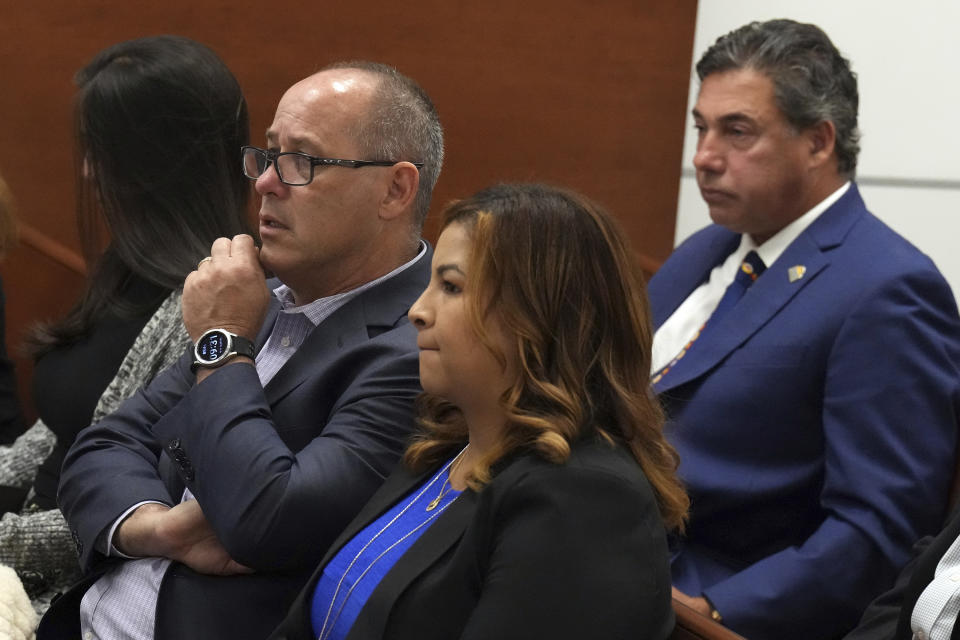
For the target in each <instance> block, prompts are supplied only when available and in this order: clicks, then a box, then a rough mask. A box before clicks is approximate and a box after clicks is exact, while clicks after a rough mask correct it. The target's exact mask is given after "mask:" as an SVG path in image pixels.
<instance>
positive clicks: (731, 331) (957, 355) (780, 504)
mask: <svg viewBox="0 0 960 640" xmlns="http://www.w3.org/2000/svg"><path fill="white" fill-rule="evenodd" d="M739 241H740V236H739V235H738V234H735V233H732V232H730V231H728V230H726V229H723V228H721V227H718V226H716V225H713V226H710V227H707V228H706V229H704V230H702V231H700V232H698V233H696V234H694V235H693V236H692V237H691V238H689V239H688V240H687V241H686V242H684V243H683V244H682V245H681V246H680V247H678V248H677V249H676V251H675V252H674V253H673V255H672V256H671V257H670V258H669V259H668V261H667V262H666V263H665V264H664V265H663V267H662V268H661V269H660V270H659V271H658V272H657V274H656V275H655V276H654V277H653V279H652V280H651V282H650V285H649V295H650V298H651V303H652V306H653V314H654V323H655V325H656V326H657V327H659V326H660V325H661V324H663V322H664V321H665V320H666V319H667V318H668V317H669V316H670V315H671V314H672V313H673V312H674V311H675V310H676V308H677V307H678V306H679V305H680V303H681V302H682V301H683V300H684V299H685V298H686V297H687V296H688V295H689V294H690V293H691V292H692V291H693V290H694V289H695V288H696V287H698V286H699V285H700V284H702V283H703V282H704V281H706V279H707V278H708V276H709V273H710V270H711V269H712V268H713V267H715V266H716V265H717V264H719V263H720V262H722V261H723V260H724V259H725V258H726V257H727V256H728V255H729V254H730V253H731V252H732V251H733V250H734V249H735V248H736V246H737V244H738V243H739ZM795 266H802V267H804V268H805V271H804V273H803V276H802V277H801V278H799V279H796V278H794V279H793V281H791V277H790V273H791V272H790V269H791V268H792V267H795ZM797 271H798V270H794V273H797ZM958 363H960V319H958V317H957V308H956V303H955V301H954V298H953V295H952V293H951V291H950V288H949V286H948V285H947V283H946V282H945V281H944V279H943V277H942V276H941V275H940V273H939V272H938V271H937V269H936V267H935V266H934V265H933V263H932V262H931V261H930V259H929V258H927V257H926V256H925V255H923V254H922V253H920V251H919V250H917V249H916V248H915V247H913V246H912V245H910V244H909V243H908V242H907V241H906V240H904V239H903V238H902V237H900V236H899V235H897V234H896V233H895V232H894V231H892V230H891V229H890V228H888V227H887V226H886V225H884V224H883V223H882V222H880V221H879V220H878V219H877V218H876V217H874V216H873V215H872V214H870V213H869V212H868V211H867V210H866V208H865V206H864V204H863V200H862V199H861V197H860V194H859V192H858V190H857V188H856V185H851V187H850V189H849V190H848V191H847V193H845V194H844V195H843V196H842V197H841V198H840V199H839V200H838V201H837V202H836V203H835V204H834V205H833V206H832V207H830V208H829V209H828V210H827V211H826V212H824V213H823V214H822V215H821V216H820V217H819V218H818V219H817V220H816V221H815V222H813V223H812V224H811V225H810V226H809V227H808V228H807V229H806V230H805V231H804V232H803V233H801V234H800V236H799V237H797V239H796V240H795V241H794V242H793V243H792V244H791V245H790V246H789V247H787V249H786V250H785V251H784V252H783V254H782V255H781V256H780V258H779V259H777V261H776V262H775V263H774V264H772V265H768V268H767V270H766V271H765V272H764V274H763V275H762V276H761V277H760V278H759V279H758V280H757V281H756V282H755V283H754V284H753V286H752V287H751V288H750V289H749V290H748V291H747V293H746V294H745V295H744V297H743V298H742V299H741V300H740V302H739V303H738V305H737V306H736V307H735V308H734V309H733V310H732V311H731V312H730V313H729V314H727V315H726V316H725V317H723V318H722V319H721V320H720V321H719V323H718V325H717V326H716V327H714V328H713V329H712V330H711V332H710V333H709V334H706V335H705V336H704V341H703V342H697V343H695V344H694V345H693V347H692V348H691V349H690V351H689V352H688V353H687V355H686V356H685V357H684V358H683V359H681V360H680V361H679V363H678V364H677V365H676V366H675V367H674V368H673V370H671V371H670V372H669V373H668V374H667V375H666V376H664V378H663V379H662V380H661V381H660V383H659V384H658V385H657V387H656V389H657V392H658V393H659V396H660V398H661V400H662V401H663V403H664V405H665V407H666V409H667V413H668V417H669V424H668V427H667V433H668V437H669V439H670V440H671V442H672V443H673V444H674V446H676V448H677V450H678V452H679V454H680V457H681V466H680V475H681V477H682V478H683V480H684V481H685V482H686V485H687V488H688V490H689V492H690V496H691V499H692V511H691V520H690V524H689V526H688V528H687V535H686V537H685V538H683V539H682V540H676V541H674V553H675V555H674V558H673V564H672V569H673V580H674V585H675V586H677V587H678V588H679V589H681V590H682V591H685V592H687V593H691V594H692V595H700V594H701V593H702V594H705V595H706V596H707V597H708V598H709V599H710V601H711V602H713V604H714V606H715V607H716V608H717V610H718V611H719V612H720V613H721V614H722V615H723V617H724V620H725V624H727V625H728V626H730V627H731V628H732V629H734V630H735V631H737V632H739V633H741V634H743V635H745V636H747V637H749V638H751V640H763V639H764V638H776V639H777V640H789V639H793V638H797V639H803V640H812V639H815V638H831V637H835V636H837V635H838V634H840V633H842V632H843V631H845V630H848V629H850V628H851V627H852V626H853V625H854V624H856V621H857V619H858V617H859V615H860V613H861V611H862V610H863V609H864V608H865V607H866V606H867V604H868V603H869V602H870V600H871V599H872V598H873V597H874V596H875V595H877V593H879V592H880V591H881V590H883V589H884V588H885V587H886V586H888V585H889V584H891V583H892V582H893V579H894V576H895V575H896V572H897V570H898V568H899V567H900V566H901V565H902V564H904V563H905V562H906V560H907V558H908V555H909V550H910V547H911V545H912V544H913V542H914V541H915V540H917V539H918V538H920V537H921V536H922V535H924V534H927V533H932V532H935V531H937V529H938V524H939V523H940V522H941V521H942V518H943V516H944V510H945V506H946V500H947V491H948V485H949V482H950V478H951V473H952V469H953V464H954V451H955V450H956V439H957V416H958V407H960V376H958Z"/></svg>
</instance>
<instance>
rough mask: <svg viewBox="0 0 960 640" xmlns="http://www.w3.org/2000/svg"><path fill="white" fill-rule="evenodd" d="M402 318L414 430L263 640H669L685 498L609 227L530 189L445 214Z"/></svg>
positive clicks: (629, 272)
mask: <svg viewBox="0 0 960 640" xmlns="http://www.w3.org/2000/svg"><path fill="white" fill-rule="evenodd" d="M409 315H410V320H411V322H413V324H414V325H415V326H416V327H417V329H418V330H419V337H418V344H419V346H420V349H421V351H420V377H421V382H422V383H423V388H424V391H425V394H424V396H423V397H422V402H421V414H420V425H421V430H420V433H419V436H418V437H417V439H416V440H415V441H414V442H413V443H412V444H411V446H410V447H409V448H408V450H407V452H406V455H405V457H404V464H403V465H402V466H401V468H400V469H399V470H398V471H397V472H396V473H394V474H393V475H392V476H391V477H390V478H389V479H388V480H387V482H386V484H385V485H384V486H383V488H382V489H381V490H380V491H379V492H378V493H377V494H376V495H375V496H374V497H373V498H372V499H371V500H370V502H369V503H368V504H367V505H366V507H364V509H363V510H362V511H361V513H360V515H359V516H358V517H357V518H356V520H354V522H353V523H352V524H351V525H350V526H349V527H347V530H346V531H345V532H344V534H343V535H342V536H341V537H340V539H339V540H338V541H337V542H336V543H334V545H333V547H331V549H330V551H329V552H328V554H327V556H326V558H325V559H324V561H323V563H322V564H321V567H320V568H319V569H318V570H317V572H316V573H315V574H314V575H313V577H312V579H311V580H310V582H309V583H308V584H307V587H306V588H305V590H304V591H303V592H302V593H301V594H300V597H299V598H298V600H297V601H296V603H295V604H294V606H293V609H292V610H291V612H290V614H289V615H288V617H287V619H286V620H285V621H284V623H283V624H282V625H281V627H280V628H279V629H278V630H277V631H276V632H275V633H274V636H273V637H274V638H277V639H279V638H318V637H319V638H320V639H321V640H328V639H339V638H358V639H359V638H381V637H384V638H393V639H403V638H411V639H412V638H416V639H417V640H424V639H429V638H438V639H439V638H445V639H448V638H531V637H536V638H552V639H556V638H576V639H577V640H581V639H583V638H648V639H652V640H656V639H659V638H666V637H668V636H669V635H670V633H671V631H672V629H673V613H672V608H671V595H670V571H669V566H668V561H669V558H668V554H667V546H666V537H665V534H666V530H667V529H670V528H675V527H682V524H683V521H684V518H685V514H686V510H687V506H688V500H687V496H686V494H685V492H684V490H683V488H682V487H681V485H680V483H679V482H678V480H677V478H676V475H675V471H676V466H677V459H676V455H675V453H674V451H673V449H672V447H671V446H670V445H669V444H668V443H667V441H666V440H665V439H664V436H663V432H662V426H663V416H662V413H661V411H660V408H659V405H658V404H657V401H656V399H655V398H654V396H653V395H652V393H651V390H650V385H649V378H650V374H649V370H650V343H651V339H652V330H651V325H650V319H649V313H648V308H647V301H646V295H645V292H644V286H643V283H642V280H641V278H640V276H639V275H638V271H637V270H636V268H635V266H634V263H633V260H632V259H631V254H630V251H629V250H628V248H627V246H626V243H625V241H624V239H623V236H622V234H621V233H620V231H619V230H618V229H617V227H616V225H615V224H614V222H613V220H612V219H611V217H610V216H609V215H608V214H606V213H604V212H603V211H602V210H601V209H600V208H599V207H597V206H596V205H594V204H592V203H590V202H589V201H587V200H586V199H585V198H583V197H581V196H578V195H576V194H573V193H570V192H567V191H562V190H559V189H554V188H551V187H545V186H540V185H501V186H496V187H492V188H490V189H487V190H484V191H481V192H480V193H478V194H476V195H475V196H473V197H471V198H468V199H466V200H462V201H460V202H457V203H454V204H453V205H451V206H450V207H449V208H448V209H447V210H446V212H445V215H444V220H443V231H442V233H441V234H440V238H439V240H438V242H437V247H436V252H435V253H434V256H433V273H432V276H431V280H430V284H429V286H428V287H427V289H426V291H424V293H423V295H422V296H421V297H420V299H419V300H418V301H417V302H416V303H415V304H414V306H413V307H412V308H411V310H410V314H409Z"/></svg>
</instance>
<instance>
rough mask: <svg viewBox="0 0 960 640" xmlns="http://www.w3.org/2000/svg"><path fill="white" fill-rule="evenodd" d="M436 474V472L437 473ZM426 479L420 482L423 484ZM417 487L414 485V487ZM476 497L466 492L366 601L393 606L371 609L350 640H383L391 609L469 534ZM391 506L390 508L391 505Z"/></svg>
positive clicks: (439, 517) (439, 518) (427, 531)
mask: <svg viewBox="0 0 960 640" xmlns="http://www.w3.org/2000/svg"><path fill="white" fill-rule="evenodd" d="M434 471H435V470H434ZM425 478H426V476H424V477H422V478H421V479H420V480H421V481H423V480H424V479H425ZM414 486H415V485H414ZM476 504H477V494H476V493H474V492H473V491H471V490H470V489H466V490H464V491H463V493H461V494H460V495H459V496H458V497H457V499H456V500H454V501H453V502H452V503H450V506H449V507H447V509H446V510H445V511H444V512H443V513H442V514H440V516H438V517H437V519H436V520H435V521H434V522H433V523H432V524H431V525H430V526H429V527H428V528H427V530H426V531H424V532H423V534H422V535H421V536H420V538H418V539H417V541H416V542H414V543H413V546H411V547H410V549H408V550H407V552H406V553H404V554H403V555H402V556H400V558H399V559H398V560H397V563H396V564H394V565H393V567H392V568H391V569H390V571H388V572H387V574H386V575H385V576H384V577H383V580H381V581H380V584H378V585H377V588H376V589H374V591H373V593H372V594H371V595H370V599H369V600H368V601H367V602H368V604H370V603H390V605H391V606H390V607H383V606H370V607H367V608H366V610H365V611H364V613H363V615H361V616H358V617H357V620H356V622H354V625H353V627H352V628H351V629H350V633H349V634H348V635H347V638H348V640H361V639H362V638H383V637H384V630H385V629H386V626H387V619H388V618H389V616H390V612H391V608H392V606H393V604H395V603H396V602H397V601H398V600H399V598H400V595H401V594H402V593H403V592H404V590H405V589H406V588H407V587H408V586H409V585H410V583H412V582H413V581H414V580H416V579H417V578H418V577H419V576H420V574H422V573H423V572H424V571H426V570H427V569H429V568H430V567H431V566H432V565H433V564H434V563H435V562H436V561H437V560H439V559H440V557H441V556H443V555H444V554H445V553H447V551H449V550H450V548H452V547H453V546H454V545H455V544H457V542H459V540H460V538H461V537H462V536H463V532H464V531H465V530H466V528H467V525H468V524H469V523H470V521H471V520H472V519H473V515H474V512H475V510H476ZM388 506H389V505H388Z"/></svg>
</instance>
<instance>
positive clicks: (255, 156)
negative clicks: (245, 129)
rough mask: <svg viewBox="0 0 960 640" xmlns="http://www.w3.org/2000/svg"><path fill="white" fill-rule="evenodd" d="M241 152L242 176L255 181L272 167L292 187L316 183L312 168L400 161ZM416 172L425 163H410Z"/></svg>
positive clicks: (244, 149) (243, 149) (387, 164)
mask: <svg viewBox="0 0 960 640" xmlns="http://www.w3.org/2000/svg"><path fill="white" fill-rule="evenodd" d="M240 151H241V153H242V155H243V175H245V176H247V177H248V178H250V179H251V180H256V179H257V178H259V177H260V176H262V175H263V174H264V173H266V171H267V169H269V168H270V165H271V164H273V166H274V168H275V169H276V170H277V177H279V178H280V182H282V183H283V184H287V185H290V186H291V187H302V186H303V185H306V184H310V181H311V180H313V168H314V167H317V166H320V167H331V166H333V167H346V168H347V169H359V168H360V167H392V166H393V165H395V164H397V162H399V160H341V159H340V158H318V157H317V156H311V155H308V154H306V153H300V152H298V151H284V152H283V153H281V152H278V151H267V150H266V149H260V148H258V147H251V146H245V147H241V148H240ZM410 164H412V165H413V166H415V167H416V168H417V169H421V168H423V163H422V162H411V163H410Z"/></svg>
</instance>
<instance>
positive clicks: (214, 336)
mask: <svg viewBox="0 0 960 640" xmlns="http://www.w3.org/2000/svg"><path fill="white" fill-rule="evenodd" d="M234 356H247V357H248V358H251V359H253V357H254V349H253V342H251V341H250V340H247V339H246V338H244V337H242V336H238V335H236V334H235V333H230V332H229V331H227V330H226V329H210V330H209V331H206V332H204V334H203V335H202V336H200V339H199V340H197V344H196V345H194V347H193V365H192V366H191V367H190V369H191V370H192V371H193V372H194V373H196V372H197V369H199V368H201V367H203V368H204V369H216V368H217V367H219V366H220V365H222V364H223V363H224V362H227V361H228V360H230V359H231V358H233V357H234Z"/></svg>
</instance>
